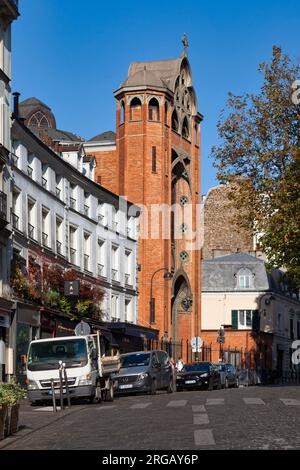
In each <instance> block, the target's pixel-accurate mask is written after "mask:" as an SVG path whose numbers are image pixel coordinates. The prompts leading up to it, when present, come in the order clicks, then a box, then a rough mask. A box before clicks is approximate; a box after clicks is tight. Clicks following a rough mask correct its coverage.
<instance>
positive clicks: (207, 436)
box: [194, 429, 216, 446]
mask: <svg viewBox="0 0 300 470" xmlns="http://www.w3.org/2000/svg"><path fill="white" fill-rule="evenodd" d="M194 439H195V445H196V446H215V445H216V441H215V439H214V435H213V432H212V429H197V431H194Z"/></svg>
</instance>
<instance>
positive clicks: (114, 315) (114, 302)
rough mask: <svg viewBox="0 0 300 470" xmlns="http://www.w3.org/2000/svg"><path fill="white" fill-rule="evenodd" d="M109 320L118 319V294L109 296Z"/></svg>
mask: <svg viewBox="0 0 300 470" xmlns="http://www.w3.org/2000/svg"><path fill="white" fill-rule="evenodd" d="M110 311H111V321H113V322H114V321H119V320H120V310H119V296H118V295H112V296H111V309H110Z"/></svg>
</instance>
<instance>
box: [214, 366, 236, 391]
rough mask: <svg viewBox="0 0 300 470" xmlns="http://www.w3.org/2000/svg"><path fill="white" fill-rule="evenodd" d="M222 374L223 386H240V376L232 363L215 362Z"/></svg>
mask: <svg viewBox="0 0 300 470" xmlns="http://www.w3.org/2000/svg"><path fill="white" fill-rule="evenodd" d="M214 367H215V368H216V369H217V370H218V371H219V373H220V376H221V383H222V388H229V387H238V386H239V378H238V374H237V370H236V368H235V367H234V366H233V365H232V364H225V363H223V362H222V363H219V364H214Z"/></svg>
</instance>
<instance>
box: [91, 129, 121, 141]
mask: <svg viewBox="0 0 300 470" xmlns="http://www.w3.org/2000/svg"><path fill="white" fill-rule="evenodd" d="M115 141H116V133H115V132H113V131H106V132H102V133H101V134H98V135H96V136H95V137H93V138H92V139H90V140H89V142H115Z"/></svg>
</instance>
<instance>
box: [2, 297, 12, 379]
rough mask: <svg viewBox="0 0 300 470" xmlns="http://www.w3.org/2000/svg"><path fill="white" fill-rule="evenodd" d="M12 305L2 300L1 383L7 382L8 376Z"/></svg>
mask: <svg viewBox="0 0 300 470" xmlns="http://www.w3.org/2000/svg"><path fill="white" fill-rule="evenodd" d="M12 305H13V304H12V302H10V301H8V300H6V299H3V298H0V382H1V381H4V380H5V376H6V374H7V369H6V365H7V350H8V347H9V328H10V322H11V308H12Z"/></svg>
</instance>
